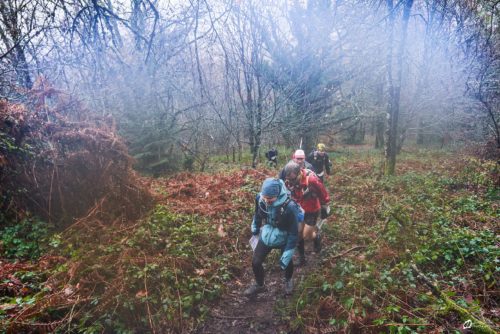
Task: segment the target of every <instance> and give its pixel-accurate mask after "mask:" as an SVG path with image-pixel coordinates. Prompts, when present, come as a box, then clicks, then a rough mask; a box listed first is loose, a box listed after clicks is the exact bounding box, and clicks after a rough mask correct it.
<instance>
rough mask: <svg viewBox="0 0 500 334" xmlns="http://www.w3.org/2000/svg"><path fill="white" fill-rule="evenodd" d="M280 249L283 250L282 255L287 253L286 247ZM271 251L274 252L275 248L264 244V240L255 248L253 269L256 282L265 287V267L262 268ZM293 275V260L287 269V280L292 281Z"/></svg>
mask: <svg viewBox="0 0 500 334" xmlns="http://www.w3.org/2000/svg"><path fill="white" fill-rule="evenodd" d="M278 249H281V254H283V252H284V251H285V246H283V247H282V248H278ZM271 250H273V248H271V247H269V246H266V244H264V243H263V242H262V240H260V239H259V242H258V243H257V247H255V250H254V252H253V258H252V269H253V273H254V275H255V281H257V284H258V285H264V267H263V266H262V263H264V260H265V258H266V256H267V254H269V253H270V252H271ZM292 275H293V260H291V261H290V263H289V264H288V266H287V267H286V268H285V279H286V280H289V279H291V278H292Z"/></svg>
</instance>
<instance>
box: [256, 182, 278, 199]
mask: <svg viewBox="0 0 500 334" xmlns="http://www.w3.org/2000/svg"><path fill="white" fill-rule="evenodd" d="M280 190H281V184H280V181H279V180H277V179H273V178H268V179H266V180H265V181H264V183H262V190H261V192H260V193H261V194H262V195H263V196H267V197H278V196H279V194H280Z"/></svg>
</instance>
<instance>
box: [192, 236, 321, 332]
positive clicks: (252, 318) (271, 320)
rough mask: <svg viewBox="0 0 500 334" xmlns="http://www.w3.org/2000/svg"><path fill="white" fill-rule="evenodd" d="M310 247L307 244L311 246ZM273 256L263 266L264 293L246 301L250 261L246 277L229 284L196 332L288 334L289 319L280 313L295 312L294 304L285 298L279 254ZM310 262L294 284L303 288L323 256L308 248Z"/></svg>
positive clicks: (299, 269) (299, 270)
mask: <svg viewBox="0 0 500 334" xmlns="http://www.w3.org/2000/svg"><path fill="white" fill-rule="evenodd" d="M310 245H311V243H310V242H309V243H308V246H310ZM274 252H275V253H274V254H273V253H271V254H270V255H269V256H268V258H267V259H266V263H265V264H264V268H265V272H266V278H265V286H266V289H265V291H264V292H262V293H260V294H258V295H256V296H253V297H250V298H247V297H245V296H243V291H244V290H245V289H246V288H247V287H248V286H249V285H250V284H252V283H254V276H253V272H252V269H251V260H250V261H249V265H248V269H246V270H245V272H244V274H243V276H242V277H241V278H240V279H238V280H235V281H232V282H229V283H228V285H227V287H226V292H225V293H224V295H222V297H221V299H220V301H218V302H216V303H214V304H213V305H212V306H211V308H210V313H209V314H208V317H207V319H206V320H205V322H204V323H203V325H202V326H201V327H200V328H198V329H197V330H196V333H198V334H204V333H206V334H209V333H210V334H219V333H228V334H241V333H262V334H275V333H289V332H290V328H289V327H290V326H289V320H290V316H289V315H286V314H284V313H283V311H281V312H280V309H281V310H284V309H287V308H293V303H294V300H293V299H292V298H290V297H289V296H287V295H285V294H284V277H283V271H282V270H281V268H280V267H279V265H278V261H279V258H278V257H277V256H276V255H277V254H278V253H277V251H274ZM306 254H308V255H307V262H306V264H305V265H303V266H300V267H295V271H294V277H293V280H294V283H295V285H296V286H300V283H301V282H303V281H304V280H305V278H306V277H307V275H308V273H309V271H310V270H311V268H314V267H315V266H317V265H318V263H320V261H319V257H320V256H321V255H318V254H314V253H313V252H312V247H307V246H306Z"/></svg>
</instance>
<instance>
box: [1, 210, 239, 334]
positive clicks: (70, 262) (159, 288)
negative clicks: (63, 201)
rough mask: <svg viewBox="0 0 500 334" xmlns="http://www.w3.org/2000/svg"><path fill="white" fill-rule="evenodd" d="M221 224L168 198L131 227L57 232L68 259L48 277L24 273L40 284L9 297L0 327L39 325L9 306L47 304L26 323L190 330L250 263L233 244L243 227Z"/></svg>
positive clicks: (60, 252) (57, 250)
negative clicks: (179, 208) (175, 209)
mask: <svg viewBox="0 0 500 334" xmlns="http://www.w3.org/2000/svg"><path fill="white" fill-rule="evenodd" d="M217 228H218V225H217V224H213V222H211V221H209V220H208V219H207V218H204V217H200V216H197V215H181V214H173V213H171V212H169V211H168V209H167V208H166V207H164V206H161V205H159V206H157V207H156V208H155V209H154V210H153V212H152V213H151V214H150V215H149V216H148V217H147V218H145V219H143V220H142V221H140V222H138V223H136V224H135V225H131V226H127V225H125V226H124V225H122V224H116V226H115V225H109V226H105V225H103V224H102V223H101V222H100V221H88V222H85V223H83V222H80V223H79V224H76V225H75V226H73V227H71V228H69V229H68V230H66V231H64V232H63V233H60V234H56V235H53V236H52V238H51V243H50V244H51V246H48V247H50V248H51V255H52V256H59V257H61V256H62V257H64V258H66V259H67V260H66V261H65V262H64V263H60V264H58V265H56V266H54V267H53V268H52V270H51V271H50V272H48V273H45V276H44V277H43V281H40V277H39V275H38V274H41V272H39V273H38V274H37V272H36V271H34V272H31V274H32V277H31V278H30V277H24V276H23V279H24V281H26V282H29V281H30V279H31V281H32V282H33V283H37V284H38V285H39V286H38V288H37V289H36V290H35V289H33V290H32V292H33V293H32V294H27V295H25V296H23V297H19V296H18V298H10V299H8V300H7V299H5V298H4V299H2V302H3V304H2V310H7V311H6V312H4V311H2V312H0V317H1V318H0V319H1V320H2V327H0V332H1V331H2V330H10V331H12V330H14V331H22V330H27V328H31V329H30V330H32V329H33V328H34V327H23V326H24V325H20V321H21V319H22V318H18V319H16V320H17V322H16V321H13V320H12V317H9V316H8V315H7V313H8V312H11V311H12V309H13V308H14V307H18V308H21V307H24V308H26V309H30V308H33V307H37V306H36V305H38V307H40V311H39V312H36V313H35V315H34V316H32V317H31V318H28V319H22V320H23V323H24V324H27V323H43V322H46V321H47V319H51V321H57V320H62V321H63V323H64V326H62V327H59V328H58V329H57V331H58V332H61V333H63V332H64V333H66V332H74V333H102V332H109V333H144V332H157V333H159V332H161V333H165V332H172V333H177V332H190V331H192V330H193V329H194V328H196V327H197V325H198V324H199V323H200V322H201V321H203V319H204V318H205V315H206V314H207V312H208V309H209V305H210V303H211V302H212V301H214V300H215V299H217V298H218V297H219V296H220V295H221V293H222V292H223V290H224V285H225V284H226V283H227V282H228V281H230V280H232V279H234V277H235V275H238V274H239V273H240V270H241V268H242V267H243V266H244V264H242V263H241V261H242V259H241V257H240V256H239V254H238V252H239V250H238V249H237V245H235V244H234V240H237V239H238V237H239V233H240V230H241V227H239V226H237V224H234V226H232V227H228V228H227V229H226V230H225V233H227V234H229V236H227V235H225V236H224V235H223V236H221V235H220V233H219V232H218V229H217ZM11 235H16V234H14V233H11ZM16 236H17V235H16ZM2 237H3V238H4V239H5V238H6V236H5V235H3V236H2ZM28 245H29V243H28ZM30 247H31V246H30ZM32 250H33V249H32ZM45 250H46V251H48V249H45ZM21 251H23V252H24V251H25V250H24V249H19V250H18V251H17V253H16V254H19V252H21ZM37 251H38V249H36V250H35V253H36V252H37ZM26 252H28V250H26ZM16 254H14V255H16ZM18 274H19V275H23V274H22V273H21V272H20V273H18ZM28 274H29V273H27V274H26V273H25V274H24V275H25V276H26V275H28ZM47 278H49V280H48V281H47V282H51V283H50V285H47V282H45V279H47ZM49 286H50V287H49ZM57 291H60V292H57ZM54 294H56V295H58V296H61V295H62V296H65V300H61V299H60V297H58V298H55V297H54ZM9 303H11V304H12V305H13V306H12V307H8V306H9V305H7V304H9ZM9 310H10V311H9ZM21 313H22V312H21ZM24 313H29V312H24Z"/></svg>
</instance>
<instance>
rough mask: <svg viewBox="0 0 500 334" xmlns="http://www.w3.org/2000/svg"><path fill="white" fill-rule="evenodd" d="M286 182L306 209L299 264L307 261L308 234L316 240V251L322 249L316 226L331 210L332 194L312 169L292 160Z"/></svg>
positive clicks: (287, 168)
mask: <svg viewBox="0 0 500 334" xmlns="http://www.w3.org/2000/svg"><path fill="white" fill-rule="evenodd" d="M284 171H285V184H286V186H287V188H288V189H289V190H290V191H291V195H292V199H294V200H295V201H296V202H297V203H298V204H299V205H300V206H301V207H302V209H303V210H304V212H305V215H304V222H303V223H300V224H299V242H298V245H297V249H298V250H299V259H298V262H297V265H301V264H304V263H305V261H306V258H305V250H304V240H305V238H304V237H305V236H306V235H310V236H311V238H312V239H313V240H314V251H315V252H316V253H319V252H320V251H321V234H320V231H319V229H318V227H317V226H316V223H317V221H318V218H319V216H320V213H321V212H324V215H323V214H322V218H323V216H325V218H326V215H328V214H329V212H330V206H329V202H330V196H329V195H328V192H327V191H326V188H325V186H324V184H323V183H322V182H321V181H320V179H319V178H318V176H316V174H315V173H314V172H312V171H310V170H307V169H302V168H301V167H300V165H299V164H297V163H296V162H294V161H291V162H289V163H287V164H286V166H285V168H284Z"/></svg>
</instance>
